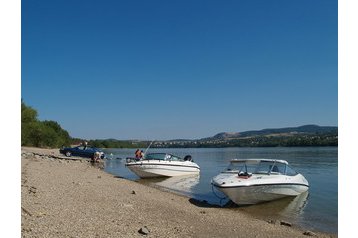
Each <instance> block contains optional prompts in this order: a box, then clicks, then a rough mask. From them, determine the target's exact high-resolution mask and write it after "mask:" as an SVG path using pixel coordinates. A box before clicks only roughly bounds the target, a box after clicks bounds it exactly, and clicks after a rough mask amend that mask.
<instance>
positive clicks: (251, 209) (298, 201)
mask: <svg viewBox="0 0 358 238" xmlns="http://www.w3.org/2000/svg"><path fill="white" fill-rule="evenodd" d="M308 195H309V191H306V192H304V193H302V194H300V195H298V196H296V197H285V198H281V199H278V200H275V201H271V202H265V203H260V204H256V205H254V206H252V205H251V206H242V207H238V208H237V209H239V210H240V211H244V212H246V213H249V214H251V215H253V216H254V217H258V218H263V219H282V218H285V219H286V220H289V221H291V222H298V223H299V220H300V218H302V216H303V213H304V208H305V207H306V205H307V202H308V197H309V196H308Z"/></svg>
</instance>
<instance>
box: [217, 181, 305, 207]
mask: <svg viewBox="0 0 358 238" xmlns="http://www.w3.org/2000/svg"><path fill="white" fill-rule="evenodd" d="M214 186H215V187H216V188H217V189H218V190H219V191H221V192H223V193H224V194H226V195H227V196H228V197H229V198H230V199H231V201H233V202H234V203H236V204H238V205H250V204H257V203H262V202H267V201H272V200H276V199H280V198H283V197H288V196H297V195H299V194H301V193H303V192H306V191H307V190H308V185H305V184H262V185H251V186H233V187H220V186H217V185H214Z"/></svg>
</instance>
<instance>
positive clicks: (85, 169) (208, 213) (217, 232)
mask: <svg viewBox="0 0 358 238" xmlns="http://www.w3.org/2000/svg"><path fill="white" fill-rule="evenodd" d="M21 229H22V231H21V233H22V237H143V236H145V237H308V236H315V237H337V235H336V234H326V233H320V232H316V231H314V232H312V231H307V230H302V229H300V228H299V227H296V226H295V224H289V223H285V222H284V221H275V220H259V219H256V218H253V217H251V216H250V215H248V214H246V213H242V212H239V211H234V210H231V209H225V208H217V207H205V206H202V205H200V204H196V203H195V204H194V203H193V202H191V201H190V199H189V198H188V197H185V196H180V195H177V194H174V193H171V192H167V191H162V190H159V189H156V188H153V187H149V186H145V185H143V184H140V183H137V182H135V181H129V180H126V179H123V178H118V177H115V176H113V175H111V174H108V173H106V172H104V171H103V170H102V169H100V168H99V167H98V166H93V165H92V164H91V163H90V162H89V160H87V159H81V158H72V159H69V158H66V157H64V156H63V155H61V154H60V153H59V149H40V148H33V147H22V148H21Z"/></svg>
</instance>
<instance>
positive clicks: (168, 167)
mask: <svg viewBox="0 0 358 238" xmlns="http://www.w3.org/2000/svg"><path fill="white" fill-rule="evenodd" d="M126 166H127V167H128V168H129V169H130V170H131V171H132V172H133V173H135V174H136V175H137V176H139V177H141V178H154V177H174V176H182V175H191V174H199V173H200V168H199V166H198V165H196V164H195V163H192V162H181V163H178V162H176V163H174V162H169V161H161V162H152V161H140V162H132V163H127V164H126Z"/></svg>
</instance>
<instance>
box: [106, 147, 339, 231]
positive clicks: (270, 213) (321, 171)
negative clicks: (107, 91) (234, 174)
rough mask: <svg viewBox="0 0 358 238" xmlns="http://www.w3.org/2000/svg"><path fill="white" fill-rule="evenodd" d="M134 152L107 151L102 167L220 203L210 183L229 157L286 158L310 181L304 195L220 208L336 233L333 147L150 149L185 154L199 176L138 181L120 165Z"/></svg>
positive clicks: (200, 198)
mask: <svg viewBox="0 0 358 238" xmlns="http://www.w3.org/2000/svg"><path fill="white" fill-rule="evenodd" d="M143 150H144V149H143ZM134 151H135V150H134V149H107V150H105V152H106V153H107V154H110V153H112V154H113V159H111V160H106V166H105V171H107V172H108V173H111V174H114V175H117V176H121V177H124V178H127V179H130V180H137V181H139V182H141V183H145V184H148V185H150V186H159V187H161V188H164V189H169V190H171V191H174V192H177V193H180V194H184V195H186V196H189V197H190V198H195V199H198V200H206V201H208V202H209V203H211V204H215V205H221V206H224V205H225V204H227V203H228V202H229V200H227V199H219V198H218V197H223V196H224V195H223V194H222V193H220V192H218V191H217V190H215V193H213V191H212V187H211V184H210V181H211V178H212V177H214V176H215V175H217V174H218V173H220V172H221V171H222V170H224V169H225V168H226V167H227V165H228V164H229V161H230V160H231V159H234V158H242V159H244V158H247V159H248V158H267V159H283V160H287V161H288V163H289V164H290V165H292V167H293V168H294V169H295V170H296V171H297V172H299V173H302V174H303V175H304V176H305V177H306V179H307V180H308V182H309V183H310V188H309V191H308V193H304V194H302V195H300V196H298V197H296V198H284V199H280V200H277V201H272V202H268V203H263V204H258V205H252V206H245V207H238V206H235V205H234V206H230V208H223V209H236V210H238V211H244V212H247V213H249V214H251V215H253V216H255V217H258V218H264V219H281V220H286V221H290V222H293V223H294V224H297V225H299V226H301V227H304V228H307V229H311V230H316V231H323V232H330V233H337V232H338V148H337V147H304V148H302V147H298V148H294V147H290V148H209V149H207V148H205V149H201V148H200V149H150V150H149V151H148V153H149V152H167V153H171V154H175V155H178V156H181V157H184V156H185V155H188V154H189V155H191V156H192V157H193V159H194V162H196V163H197V164H198V165H199V166H200V168H201V171H200V175H199V176H189V177H181V178H178V177H177V178H175V177H174V178H167V179H139V178H138V177H137V176H136V175H135V174H133V173H132V172H131V171H130V170H129V169H127V168H126V167H125V166H124V164H125V158H126V157H133V155H134ZM120 158H122V159H120Z"/></svg>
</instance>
